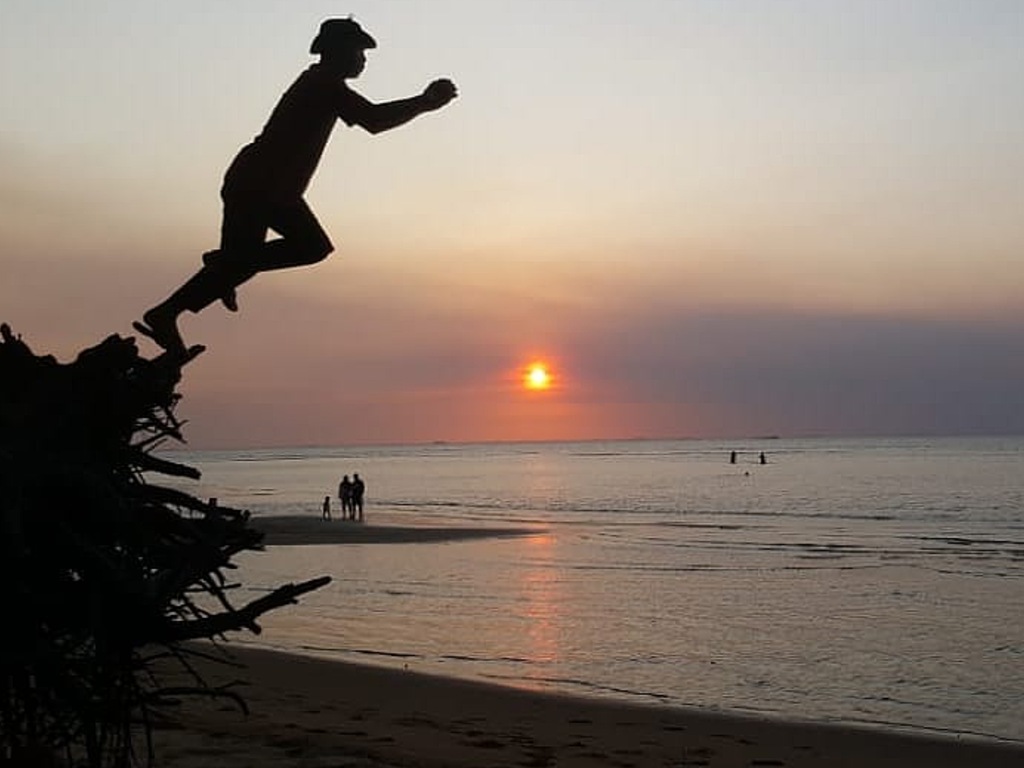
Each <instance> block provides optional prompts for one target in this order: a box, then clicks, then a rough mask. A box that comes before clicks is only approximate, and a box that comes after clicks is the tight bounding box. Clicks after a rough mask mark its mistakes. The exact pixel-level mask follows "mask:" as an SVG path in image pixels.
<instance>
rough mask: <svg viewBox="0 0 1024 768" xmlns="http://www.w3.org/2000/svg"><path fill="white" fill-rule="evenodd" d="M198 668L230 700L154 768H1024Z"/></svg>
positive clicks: (693, 720)
mask: <svg viewBox="0 0 1024 768" xmlns="http://www.w3.org/2000/svg"><path fill="white" fill-rule="evenodd" d="M223 648H225V649H227V650H229V652H230V655H231V657H232V658H233V661H234V664H236V665H237V666H226V665H221V664H215V663H213V662H209V661H206V660H203V659H199V660H197V668H198V669H200V670H201V672H202V674H203V676H204V678H205V679H206V680H207V682H209V683H212V684H223V683H226V682H231V681H244V683H245V684H244V685H243V686H241V687H239V688H237V689H235V690H237V692H238V693H239V694H241V695H242V696H243V698H244V699H245V700H246V701H247V704H248V707H249V714H248V715H243V714H242V713H241V712H240V711H239V710H238V709H237V707H235V706H234V705H232V704H231V703H230V702H228V701H225V700H210V701H207V700H185V701H184V702H183V705H182V706H181V707H180V710H179V711H177V712H174V713H173V714H172V716H171V717H170V719H167V720H163V719H161V721H160V722H159V724H158V728H157V730H156V733H155V741H154V744H155V749H156V761H155V765H157V766H166V767H167V768H198V767H199V766H204V765H216V766H217V768H234V767H235V766H239V767H240V766H253V767H254V768H263V766H285V765H288V766H325V767H326V766H332V767H333V768H341V766H351V767H352V768H361V767H364V768H374V767H379V768H412V767H413V766H416V767H418V768H441V767H442V766H446V767H448V768H461V767H462V766H466V768H469V766H481V765H487V766H495V767H501V766H509V767H511V766H579V767H580V768H582V766H617V767H618V768H627V767H628V766H634V767H635V768H641V767H644V766H669V765H671V766H743V767H745V768H746V767H749V766H763V767H767V766H790V767H792V768H817V767H819V766H837V767H840V768H841V767H843V766H848V767H849V768H861V767H864V768H866V767H867V766H871V767H872V768H878V767H879V766H892V767H893V768H895V767H896V766H901V767H903V768H915V767H916V766H922V767H923V766H930V767H932V768H935V767H937V766H938V767H941V766H968V765H969V766H971V768H1004V767H1005V768H1009V767H1010V766H1019V765H1022V764H1024V744H1017V743H1005V742H997V741H990V740H986V739H981V738H977V737H968V736H957V735H955V734H949V735H946V734H921V733H916V732H915V733H908V732H904V731H897V730H885V729H883V728H880V727H860V726H848V725H834V724H827V723H810V722H798V721H789V720H782V719H777V718H773V717H767V716H757V715H751V714H746V713H743V714H738V713H730V712H719V711H712V710H700V709H682V708H672V707H664V706H657V705H645V704H638V703H629V702H618V701H612V700H604V699H596V698H595V699H590V698H582V697H574V696H570V695H566V694H558V693H551V692H547V691H534V690H526V689H523V688H512V687H506V686H501V685H495V684H492V683H488V682H478V681H470V680H463V679H456V678H447V677H440V676H435V675H431V674H424V673H421V672H413V671H408V670H402V669H395V668H387V667H377V666H371V665H362V664H355V663H352V662H347V661H334V660H327V659H320V658H313V657H305V656H297V655H291V654H287V653H282V652H279V651H272V650H264V649H259V648H255V647H252V646H243V645H229V646H223Z"/></svg>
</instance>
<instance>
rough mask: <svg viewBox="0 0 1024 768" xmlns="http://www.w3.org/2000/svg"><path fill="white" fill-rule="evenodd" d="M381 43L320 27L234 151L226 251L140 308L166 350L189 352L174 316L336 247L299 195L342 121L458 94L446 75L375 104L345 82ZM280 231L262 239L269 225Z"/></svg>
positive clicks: (414, 112) (387, 120)
mask: <svg viewBox="0 0 1024 768" xmlns="http://www.w3.org/2000/svg"><path fill="white" fill-rule="evenodd" d="M376 47H377V43H376V41H375V40H374V39H373V38H372V37H370V35H368V34H367V33H366V32H365V31H363V29H362V28H361V27H360V26H359V25H358V24H357V23H356V22H355V21H353V20H352V19H328V20H327V21H325V22H323V24H321V25H320V31H319V34H317V36H316V38H315V39H314V40H313V43H312V45H311V46H310V53H311V54H316V55H319V56H320V61H319V62H317V63H315V64H313V65H311V66H310V67H309V68H308V69H307V70H306V71H305V72H303V73H302V74H301V75H299V77H298V79H297V80H296V81H295V82H294V83H293V84H292V86H291V87H290V88H289V89H288V90H287V91H286V92H285V94H284V96H282V97H281V100H280V101H279V102H278V104H277V106H276V107H275V108H274V111H273V112H272V113H271V115H270V119H269V120H268V121H267V124H266V125H265V126H264V128H263V132H262V133H260V135H259V136H257V137H256V138H255V140H253V142H252V143H251V144H249V145H248V146H246V147H244V148H243V149H242V150H241V151H240V152H239V153H238V155H237V156H236V157H235V159H234V161H233V162H232V163H231V166H230V167H229V168H228V170H227V173H226V174H225V175H224V185H223V187H222V189H221V198H222V199H223V201H224V216H223V221H222V224H221V240H220V249H219V250H217V251H211V252H209V253H206V254H203V267H202V269H200V270H199V272H197V273H196V274H195V275H193V276H192V277H191V278H190V279H189V280H188V281H187V282H186V283H185V284H184V285H182V286H181V287H180V288H179V289H178V290H176V291H175V292H174V293H173V294H171V296H170V297H168V298H167V299H166V300H165V301H163V302H162V303H160V304H158V305H156V306H155V307H153V308H152V309H150V310H148V311H147V312H146V313H145V314H144V315H143V322H142V323H134V326H135V328H136V330H138V331H139V332H141V333H144V334H145V335H147V336H149V337H150V338H152V339H153V340H154V341H155V342H156V343H157V344H159V345H160V346H161V347H163V348H164V349H167V350H170V351H174V352H177V353H184V351H185V345H184V342H183V341H182V338H181V334H180V332H179V331H178V316H179V315H180V314H181V313H182V312H184V311H185V310H186V309H187V310H189V311H190V312H199V311H201V310H202V309H204V308H205V307H207V306H209V305H210V304H211V303H213V302H214V301H216V300H217V299H220V300H221V301H223V303H224V305H225V306H226V307H227V308H228V309H229V310H231V311H232V312H237V311H238V302H237V296H236V293H235V289H236V288H237V287H238V286H239V285H241V284H242V283H244V282H245V281H246V280H248V279H249V278H251V277H252V276H253V275H255V274H256V273H257V272H266V271H268V270H271V269H286V268H288V267H298V266H301V265H304V264H315V263H316V262H318V261H322V260H323V259H324V258H326V257H327V255H328V254H329V253H331V251H333V250H334V246H333V244H332V243H331V241H330V239H329V238H328V237H327V233H326V232H324V230H323V228H322V227H321V226H320V223H319V222H318V221H317V220H316V217H315V216H314V215H313V212H312V211H311V210H310V209H309V206H308V205H307V204H306V201H305V200H304V199H303V197H302V196H303V194H304V193H305V191H306V187H307V186H308V184H309V181H310V179H311V178H312V176H313V173H314V171H315V170H316V166H317V164H318V163H319V161H320V156H321V155H322V154H323V151H324V147H325V146H326V145H327V141H328V139H329V138H330V135H331V131H332V130H333V129H334V124H335V122H336V121H337V120H338V119H339V118H340V119H341V120H344V121H345V123H346V124H348V125H349V126H353V125H358V126H360V127H361V128H364V129H365V130H367V131H369V132H370V133H374V134H376V133H380V132H381V131H387V130H390V129H392V128H397V127H398V126H400V125H403V124H405V123H407V122H409V121H410V120H412V119H413V118H414V117H416V116H418V115H421V114H423V113H424V112H431V111H433V110H436V109H440V108H441V107H443V106H445V105H446V104H448V102H450V101H451V100H452V99H454V98H455V96H456V90H455V86H454V85H453V84H452V82H451V81H450V80H446V79H442V80H435V81H433V82H432V83H430V84H429V85H428V86H427V87H426V89H424V91H423V93H421V94H420V95H418V96H412V97H410V98H407V99H399V100H397V101H389V102H383V103H380V104H374V103H373V102H370V101H368V100H367V99H365V98H363V97H362V96H360V95H359V94H358V93H356V92H355V91H353V90H351V89H350V88H349V87H348V85H347V84H346V82H345V80H347V79H349V78H355V77H358V76H359V75H360V73H361V72H362V71H363V68H364V66H365V65H366V53H365V51H366V50H367V49H370V48H376ZM271 229H272V230H274V231H275V232H277V233H278V234H279V235H281V237H280V238H279V239H276V240H271V241H270V242H267V241H266V237H267V231H268V230H271Z"/></svg>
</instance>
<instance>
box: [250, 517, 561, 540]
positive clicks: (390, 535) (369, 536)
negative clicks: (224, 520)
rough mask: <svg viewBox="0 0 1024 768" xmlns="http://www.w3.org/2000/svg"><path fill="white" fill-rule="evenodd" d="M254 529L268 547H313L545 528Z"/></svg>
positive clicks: (332, 525)
mask: <svg viewBox="0 0 1024 768" xmlns="http://www.w3.org/2000/svg"><path fill="white" fill-rule="evenodd" d="M251 524H252V527H253V528H255V529H256V530H258V531H260V532H262V533H263V536H264V538H263V543H264V544H265V545H266V546H308V545H313V544H429V543H437V542H445V541H466V540H470V539H486V538H501V537H512V536H536V535H539V534H542V533H544V529H542V528H527V527H509V526H501V527H499V526H414V525H377V524H372V523H363V522H356V521H354V520H341V519H337V520H323V519H321V518H315V517H299V516H287V515H267V516H256V517H253V518H252V520H251Z"/></svg>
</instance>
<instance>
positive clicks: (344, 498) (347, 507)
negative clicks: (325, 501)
mask: <svg viewBox="0 0 1024 768" xmlns="http://www.w3.org/2000/svg"><path fill="white" fill-rule="evenodd" d="M338 501H340V502H341V519H342V520H344V519H345V518H347V517H349V513H350V512H351V511H352V481H351V480H349V479H348V475H345V476H344V477H342V478H341V482H340V483H338Z"/></svg>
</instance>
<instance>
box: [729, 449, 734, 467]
mask: <svg viewBox="0 0 1024 768" xmlns="http://www.w3.org/2000/svg"><path fill="white" fill-rule="evenodd" d="M729 463H730V464H735V463H736V451H731V452H730V453H729Z"/></svg>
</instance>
